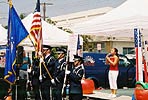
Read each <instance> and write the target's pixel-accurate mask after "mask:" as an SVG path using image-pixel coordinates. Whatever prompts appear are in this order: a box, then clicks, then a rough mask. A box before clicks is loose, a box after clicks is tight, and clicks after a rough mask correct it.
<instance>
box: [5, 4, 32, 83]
mask: <svg viewBox="0 0 148 100" xmlns="http://www.w3.org/2000/svg"><path fill="white" fill-rule="evenodd" d="M28 35H29V33H28V32H27V30H26V29H25V27H24V25H23V24H22V22H21V20H20V18H19V16H18V14H17V12H16V11H15V8H14V7H13V5H11V7H10V9H9V19H8V44H7V48H6V66H5V73H4V79H5V80H6V81H7V82H8V83H10V84H14V83H15V80H16V65H15V62H16V48H17V46H18V45H19V44H20V43H21V42H22V41H23V40H24V39H25V38H26V37H27V36H28Z"/></svg>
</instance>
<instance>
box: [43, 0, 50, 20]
mask: <svg viewBox="0 0 148 100" xmlns="http://www.w3.org/2000/svg"><path fill="white" fill-rule="evenodd" d="M41 5H42V6H43V19H44V20H45V18H46V5H53V3H45V2H44V3H41Z"/></svg>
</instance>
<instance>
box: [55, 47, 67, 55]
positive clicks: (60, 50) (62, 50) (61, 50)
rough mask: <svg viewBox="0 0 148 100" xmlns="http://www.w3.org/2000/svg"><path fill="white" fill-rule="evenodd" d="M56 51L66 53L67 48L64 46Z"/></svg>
mask: <svg viewBox="0 0 148 100" xmlns="http://www.w3.org/2000/svg"><path fill="white" fill-rule="evenodd" d="M56 53H64V54H65V53H66V50H65V49H64V48H57V52H56Z"/></svg>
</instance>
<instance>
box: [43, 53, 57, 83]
mask: <svg viewBox="0 0 148 100" xmlns="http://www.w3.org/2000/svg"><path fill="white" fill-rule="evenodd" d="M44 61H45V65H46V68H47V69H48V71H49V73H50V75H51V76H52V77H53V72H54V71H55V68H54V66H55V58H54V57H53V56H52V55H49V56H48V57H47V58H45V59H44ZM42 76H43V82H44V81H46V80H51V78H50V77H49V75H48V73H47V70H46V69H45V66H44V65H43V64H42Z"/></svg>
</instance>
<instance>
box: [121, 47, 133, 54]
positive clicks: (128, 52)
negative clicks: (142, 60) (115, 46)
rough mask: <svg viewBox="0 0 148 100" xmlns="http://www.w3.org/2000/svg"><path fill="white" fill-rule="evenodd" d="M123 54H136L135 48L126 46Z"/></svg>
mask: <svg viewBox="0 0 148 100" xmlns="http://www.w3.org/2000/svg"><path fill="white" fill-rule="evenodd" d="M123 54H124V55H125V54H135V49H134V48H132V47H124V48H123Z"/></svg>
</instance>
